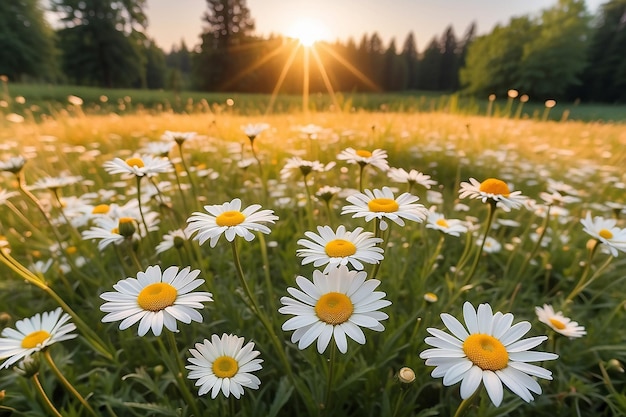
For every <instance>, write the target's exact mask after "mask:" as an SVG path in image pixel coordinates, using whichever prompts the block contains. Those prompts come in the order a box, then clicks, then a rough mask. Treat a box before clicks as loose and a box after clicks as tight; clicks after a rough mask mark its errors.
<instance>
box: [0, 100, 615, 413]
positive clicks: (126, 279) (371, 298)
mask: <svg viewBox="0 0 626 417" xmlns="http://www.w3.org/2000/svg"><path fill="white" fill-rule="evenodd" d="M218 110H219V109H218ZM625 146H626V132H625V131H624V128H623V125H618V124H608V123H582V122H574V121H561V122H556V121H541V120H522V119H513V118H498V117H484V116H466V115H459V114H448V113H440V112H417V113H416V112H412V113H411V112H404V113H401V112H398V113H395V112H385V113H383V112H360V111H355V112H344V113H337V112H311V113H302V112H296V111H293V112H286V113H283V114H275V115H267V116H260V115H255V116H246V115H241V114H235V113H231V112H227V111H223V112H222V111H217V110H216V109H215V108H213V109H211V108H210V107H209V108H204V109H191V111H189V112H187V113H183V114H180V113H174V112H172V111H166V110H162V111H150V112H147V111H146V112H144V111H141V110H137V111H135V112H133V113H132V114H116V113H114V112H110V113H107V114H102V113H101V112H100V113H98V114H92V113H90V112H88V111H84V110H83V109H82V107H81V103H80V102H76V103H74V104H70V105H69V106H68V107H67V108H66V109H64V110H63V111H56V112H54V113H53V114H51V115H48V116H46V117H43V118H41V119H38V120H34V119H32V120H31V119H29V118H28V117H26V119H24V118H22V119H19V118H16V117H14V118H13V120H11V119H9V120H6V118H5V119H3V120H1V121H0V170H1V171H2V175H1V176H0V222H1V223H0V235H1V236H0V255H1V256H0V260H1V261H2V262H1V264H0V271H1V275H0V277H1V278H0V289H1V291H0V320H1V323H0V326H1V327H2V329H3V330H2V333H1V335H0V368H1V369H0V393H1V394H0V414H2V415H11V413H12V414H13V415H24V416H42V415H46V416H49V415H57V416H58V415H62V416H131V415H136V416H192V415H194V416H212V415H226V416H231V415H232V416H234V415H240V416H294V415H298V416H300V415H311V416H436V415H442V416H449V415H457V416H461V415H468V416H500V415H508V416H527V415H535V416H551V417H554V416H591V415H593V416H614V415H624V414H625V413H626V380H625V376H624V369H623V363H624V362H625V361H626V331H625V330H624V320H625V313H626V311H625V308H626V304H625V300H626V289H625V285H626V274H625V273H624V271H625V268H624V265H625V262H624V259H625V257H626V254H625V253H624V252H626V224H625V223H624V220H623V217H624V214H625V210H624V209H625V207H626V196H625V193H624V190H625V188H626V173H625V172H624V166H625V164H626V151H625V149H626V147H625Z"/></svg>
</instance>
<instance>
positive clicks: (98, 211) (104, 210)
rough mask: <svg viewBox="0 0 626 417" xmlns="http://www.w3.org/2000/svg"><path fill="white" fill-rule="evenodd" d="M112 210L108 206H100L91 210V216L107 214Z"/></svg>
mask: <svg viewBox="0 0 626 417" xmlns="http://www.w3.org/2000/svg"><path fill="white" fill-rule="evenodd" d="M110 208H111V207H109V205H108V204H98V205H97V206H95V207H94V208H93V210H91V214H107V213H108V212H109V209H110Z"/></svg>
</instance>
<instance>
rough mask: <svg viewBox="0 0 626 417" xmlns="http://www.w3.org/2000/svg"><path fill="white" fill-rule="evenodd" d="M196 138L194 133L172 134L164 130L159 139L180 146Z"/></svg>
mask: <svg viewBox="0 0 626 417" xmlns="http://www.w3.org/2000/svg"><path fill="white" fill-rule="evenodd" d="M195 137H196V132H172V131H171V130H166V131H165V133H163V136H161V139H163V140H167V141H174V142H176V143H177V144H179V145H182V143H183V142H186V141H188V140H192V139H193V138H195Z"/></svg>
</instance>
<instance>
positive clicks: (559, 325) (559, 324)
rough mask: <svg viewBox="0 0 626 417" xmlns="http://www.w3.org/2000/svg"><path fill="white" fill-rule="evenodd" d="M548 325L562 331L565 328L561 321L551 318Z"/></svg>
mask: <svg viewBox="0 0 626 417" xmlns="http://www.w3.org/2000/svg"><path fill="white" fill-rule="evenodd" d="M550 324H552V326H553V327H554V328H555V329H557V330H563V329H564V328H565V324H564V323H563V322H562V321H561V320H557V319H555V318H552V317H550Z"/></svg>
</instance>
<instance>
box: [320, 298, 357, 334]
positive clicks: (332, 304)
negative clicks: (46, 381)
mask: <svg viewBox="0 0 626 417" xmlns="http://www.w3.org/2000/svg"><path fill="white" fill-rule="evenodd" d="M353 311H354V306H353V305H352V300H350V298H349V297H348V296H347V295H345V294H341V293H338V292H329V293H326V294H324V295H322V296H321V297H320V299H319V300H317V303H316V304H315V314H317V317H319V319H320V320H322V321H323V322H324V323H328V324H332V325H333V326H334V325H337V324H341V323H344V322H345V321H347V320H348V319H349V318H350V316H351V315H352V312H353Z"/></svg>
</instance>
